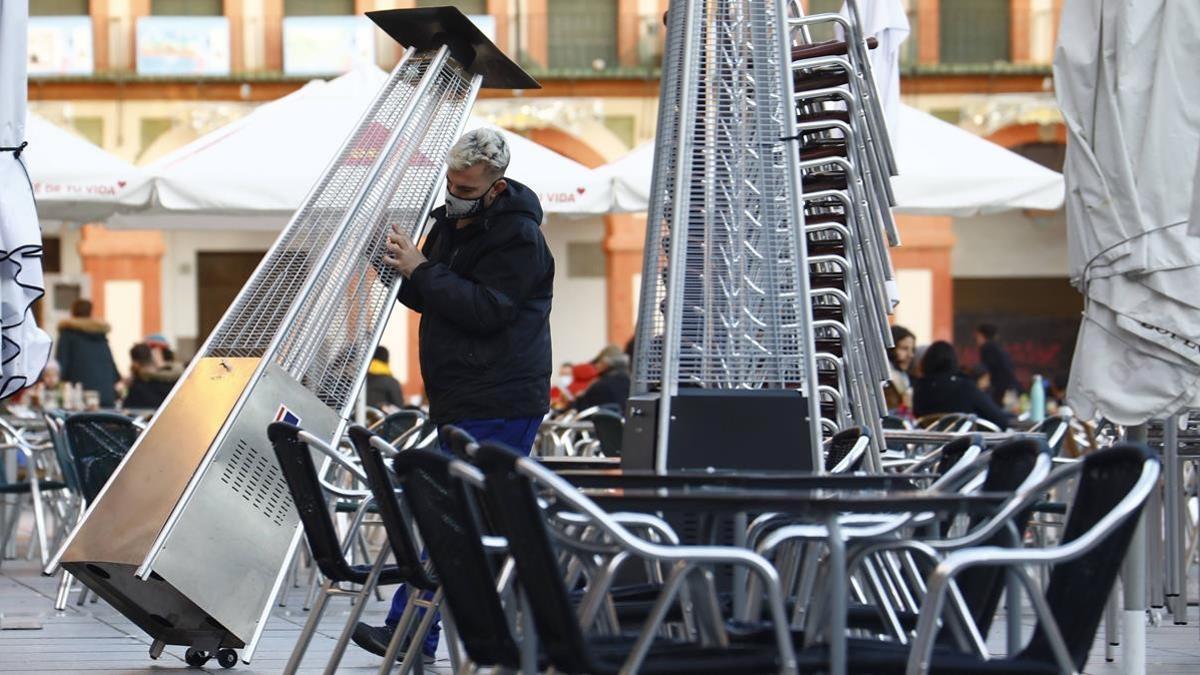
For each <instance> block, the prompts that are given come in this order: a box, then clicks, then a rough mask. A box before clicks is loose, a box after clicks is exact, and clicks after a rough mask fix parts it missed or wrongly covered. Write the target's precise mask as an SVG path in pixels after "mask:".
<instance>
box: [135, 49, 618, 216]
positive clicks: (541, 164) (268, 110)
mask: <svg viewBox="0 0 1200 675" xmlns="http://www.w3.org/2000/svg"><path fill="white" fill-rule="evenodd" d="M386 77H387V76H386V74H385V73H384V72H383V71H382V70H380V69H378V68H376V67H374V66H367V67H362V68H359V69H356V70H353V71H351V72H349V73H347V74H345V75H343V76H341V77H338V78H336V79H333V80H329V81H323V80H314V81H312V82H309V83H308V84H306V85H304V86H303V87H301V88H300V89H299V90H298V91H296V92H293V93H292V94H289V95H288V96H285V97H283V98H281V99H278V100H276V101H272V102H270V103H266V104H264V105H262V106H260V107H259V108H257V109H255V110H254V112H252V113H250V114H249V115H247V116H246V117H243V118H241V119H239V120H237V121H236V122H233V123H232V124H229V125H226V126H224V127H222V128H220V129H217V130H216V131H214V132H212V133H210V134H207V135H205V136H203V137H201V138H198V139H196V140H195V141H193V142H192V143H189V144H187V145H185V146H183V147H182V148H179V149H178V150H176V151H174V152H172V153H169V154H167V155H166V156H164V157H162V158H161V159H159V160H158V161H156V162H154V163H152V164H150V165H149V166H147V167H146V168H145V169H146V172H147V173H148V174H149V175H150V180H151V186H152V189H151V190H150V193H149V195H148V197H149V198H148V199H145V198H141V199H138V198H136V197H141V195H138V196H136V197H132V198H130V199H128V200H126V202H125V207H126V210H127V211H128V213H126V214H123V215H118V216H117V217H115V218H114V219H113V220H112V221H111V224H113V225H114V226H117V227H158V228H164V227H165V228H188V229H193V228H220V227H234V228H241V229H272V230H278V229H280V228H282V227H283V225H285V224H286V223H287V218H288V217H289V216H290V215H291V214H292V213H293V212H294V211H295V210H296V209H297V208H299V206H300V204H301V203H302V201H303V199H304V197H305V195H306V194H307V193H308V191H309V189H310V188H311V187H312V185H313V184H314V183H315V182H316V181H317V179H318V178H319V177H320V176H321V174H322V173H323V172H324V171H325V168H326V165H327V163H328V162H329V160H330V158H331V157H333V156H334V154H335V153H336V152H337V150H338V149H339V148H340V147H341V145H342V143H344V142H345V139H346V137H347V136H348V135H349V133H350V131H351V129H352V128H353V126H354V124H355V122H357V120H358V119H359V117H360V116H361V115H362V112H363V110H364V109H365V108H366V106H367V105H368V104H369V102H370V101H371V100H372V99H373V98H374V97H375V95H376V94H377V93H378V91H379V88H380V87H381V86H383V83H384V81H385V80H386ZM485 124H486V123H485V122H483V121H481V120H476V119H472V120H470V121H469V122H468V125H467V126H468V128H474V127H478V126H483V125H485ZM501 131H502V133H504V135H505V137H506V138H507V140H508V142H509V146H510V148H511V151H512V163H511V164H510V165H509V169H508V175H509V176H510V177H512V178H514V179H516V180H518V181H520V182H522V183H525V184H526V185H529V186H530V187H531V188H532V189H534V190H535V191H537V192H538V194H539V195H540V196H541V198H542V207H543V208H544V209H545V210H546V212H547V213H559V214H574V215H582V214H591V213H604V212H606V211H607V210H608V207H609V204H610V203H611V197H610V196H609V192H608V183H607V182H606V181H603V180H600V179H598V178H597V176H595V174H594V172H593V171H592V170H590V169H588V168H587V167H585V166H583V165H582V164H579V163H578V162H575V161H573V160H571V159H568V158H566V157H563V156H562V155H559V154H557V153H555V152H553V151H551V150H549V149H547V148H545V147H542V146H540V145H538V144H537V143H534V142H532V141H530V140H528V139H526V138H524V137H521V136H519V135H517V134H514V133H511V132H508V131H504V130H501Z"/></svg>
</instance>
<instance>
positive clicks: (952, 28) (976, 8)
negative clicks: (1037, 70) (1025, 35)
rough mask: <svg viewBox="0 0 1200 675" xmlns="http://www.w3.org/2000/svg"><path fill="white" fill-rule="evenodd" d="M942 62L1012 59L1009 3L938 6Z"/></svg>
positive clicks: (965, 0)
mask: <svg viewBox="0 0 1200 675" xmlns="http://www.w3.org/2000/svg"><path fill="white" fill-rule="evenodd" d="M938 22H939V29H938V32H939V35H940V44H939V47H940V53H941V56H940V58H941V61H942V63H995V62H997V61H1008V60H1009V31H1010V25H1009V24H1010V16H1009V0H955V1H954V2H942V3H941V4H939V5H938Z"/></svg>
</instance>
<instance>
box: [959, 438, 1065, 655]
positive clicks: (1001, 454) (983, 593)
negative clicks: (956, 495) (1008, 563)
mask: <svg viewBox="0 0 1200 675" xmlns="http://www.w3.org/2000/svg"><path fill="white" fill-rule="evenodd" d="M1049 453H1050V449H1049V448H1048V447H1046V444H1045V443H1044V442H1042V441H1041V439H1037V438H1029V437H1025V438H1014V439H1012V440H1010V441H1005V442H1003V443H1001V444H999V445H997V446H996V447H994V448H992V451H991V455H990V457H989V459H988V465H987V467H988V468H987V477H986V478H985V479H984V481H983V486H982V487H981V488H980V489H981V490H982V491H983V492H998V493H1004V494H1012V493H1013V492H1015V491H1016V489H1017V488H1018V487H1020V486H1021V484H1022V483H1024V482H1025V480H1026V479H1027V478H1029V475H1030V474H1031V473H1032V472H1033V469H1034V466H1035V465H1036V464H1037V460H1038V457H1039V456H1041V455H1048V454H1049ZM1029 515H1030V514H1029V511H1024V512H1022V513H1020V514H1019V515H1018V516H1017V517H1016V519H1015V520H1016V522H1015V524H1016V526H1017V532H1018V534H1019V536H1024V534H1025V528H1026V526H1027V525H1028V524H1029ZM982 520H987V517H986V516H975V517H972V518H971V527H974V526H975V525H977V524H978V523H979V522H980V521H982ZM1009 537H1010V535H1009V533H1007V532H998V533H997V534H996V535H994V536H993V537H990V538H989V539H987V540H985V541H984V542H983V544H982V545H983V546H1007V547H1011V546H1013V542H1010V541H1009ZM1017 543H1018V544H1019V542H1017ZM1004 585H1005V584H1004V569H1003V568H1000V567H995V566H981V567H972V568H971V569H968V570H965V571H964V572H963V573H962V575H961V576H960V577H959V590H960V591H962V595H963V600H964V601H965V602H966V603H967V607H969V608H970V610H971V615H972V617H973V618H974V620H975V625H976V626H978V627H979V631H980V633H981V634H982V635H987V633H988V629H989V628H991V625H992V619H993V618H994V617H995V615H996V608H997V607H999V606H1000V597H1001V596H1002V595H1003V592H1004Z"/></svg>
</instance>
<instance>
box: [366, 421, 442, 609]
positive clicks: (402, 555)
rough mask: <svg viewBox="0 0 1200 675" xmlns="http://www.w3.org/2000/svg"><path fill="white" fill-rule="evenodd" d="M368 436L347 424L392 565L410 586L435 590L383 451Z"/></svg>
mask: <svg viewBox="0 0 1200 675" xmlns="http://www.w3.org/2000/svg"><path fill="white" fill-rule="evenodd" d="M372 436H373V434H372V433H371V432H370V431H368V430H367V429H365V428H363V427H360V426H358V425H355V426H352V427H350V443H351V444H352V445H353V446H354V452H355V453H357V454H358V459H359V461H360V462H361V464H362V469H363V473H365V474H367V486H368V487H369V488H370V489H371V495H372V496H373V497H374V498H375V508H377V509H379V517H380V519H381V520H383V529H384V530H385V531H386V532H387V538H388V543H389V544H390V545H391V547H392V555H393V556H394V557H395V559H396V567H397V568H398V569H399V570H400V572H401V573H402V574H403V576H404V577H406V578H407V579H408V583H410V584H412V585H413V586H416V587H418V588H420V589H423V590H427V591H433V590H437V585H438V584H437V580H435V579H433V578H432V577H430V576H429V574H428V573H426V571H425V565H424V564H423V563H422V562H421V549H420V547H418V546H417V543H416V540H415V539H414V538H413V533H412V530H410V529H409V527H408V514H406V513H404V511H403V510H402V509H401V506H400V501H399V500H398V499H396V489H395V486H393V485H392V478H391V476H390V475H389V472H388V469H387V465H386V464H384V461H383V453H381V452H380V451H379V450H378V449H377V448H375V447H373V446H372V445H371V437H372ZM381 438H382V437H381Z"/></svg>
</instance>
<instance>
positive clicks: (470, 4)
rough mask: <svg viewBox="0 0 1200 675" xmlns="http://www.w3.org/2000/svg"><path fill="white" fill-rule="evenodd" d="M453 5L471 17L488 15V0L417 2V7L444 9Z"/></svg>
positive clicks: (432, 0) (418, 0) (427, 0)
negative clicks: (473, 15)
mask: <svg viewBox="0 0 1200 675" xmlns="http://www.w3.org/2000/svg"><path fill="white" fill-rule="evenodd" d="M446 5H452V6H454V7H457V8H458V11H460V12H462V13H463V14H466V15H467V16H470V15H472V14H475V15H479V14H487V13H488V11H487V0H417V2H416V6H417V7H444V6H446Z"/></svg>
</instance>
